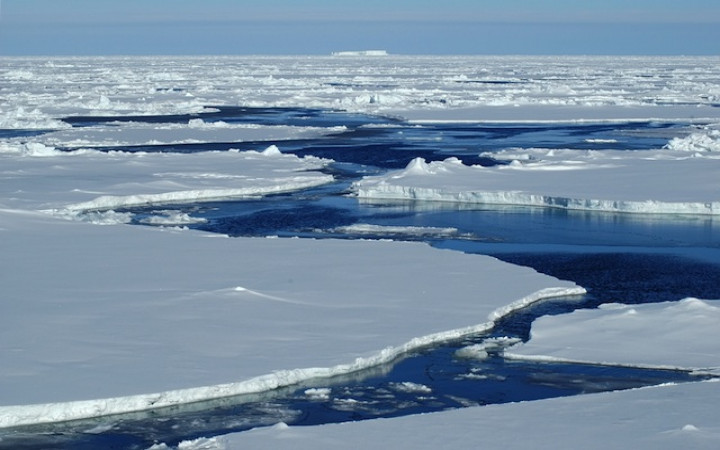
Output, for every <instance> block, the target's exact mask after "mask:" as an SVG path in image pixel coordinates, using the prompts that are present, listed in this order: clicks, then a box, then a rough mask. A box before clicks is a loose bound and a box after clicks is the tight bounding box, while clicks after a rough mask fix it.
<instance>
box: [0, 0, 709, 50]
mask: <svg viewBox="0 0 720 450" xmlns="http://www.w3.org/2000/svg"><path fill="white" fill-rule="evenodd" d="M0 2H2V3H0V55H86V54H101V55H102V54H328V53H330V52H332V51H337V50H361V49H386V50H388V51H389V52H391V53H407V54H423V53H425V54H453V53H455V54H505V53H511V54H711V55H718V54H720V1H718V0H683V1H678V0H585V1H581V0H356V1H352V2H349V1H344V0H256V1H247V0H0Z"/></svg>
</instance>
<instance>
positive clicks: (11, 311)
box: [0, 55, 720, 448]
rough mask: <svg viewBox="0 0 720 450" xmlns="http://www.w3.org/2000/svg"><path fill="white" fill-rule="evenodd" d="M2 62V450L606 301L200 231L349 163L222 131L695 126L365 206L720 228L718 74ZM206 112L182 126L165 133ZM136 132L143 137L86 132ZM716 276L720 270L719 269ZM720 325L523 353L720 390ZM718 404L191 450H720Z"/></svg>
mask: <svg viewBox="0 0 720 450" xmlns="http://www.w3.org/2000/svg"><path fill="white" fill-rule="evenodd" d="M0 62H1V64H0V191H1V192H2V196H1V197H0V236H2V238H1V239H0V249H1V253H2V258H0V274H1V275H0V277H2V285H3V293H2V296H1V297H0V299H2V307H1V308H2V311H3V312H2V314H0V336H1V338H0V359H1V360H2V365H1V368H0V447H2V439H3V431H2V430H3V429H6V430H11V429H12V427H17V426H22V425H29V424H37V423H48V422H60V421H67V420H74V419H82V418H89V417H96V416H104V415H111V414H119V413H125V412H132V411H142V410H148V409H153V408H160V407H165V406H171V405H177V404H183V403H189V402H195V401H200V400H206V399H211V398H220V397H226V396H231V395H237V394H242V393H252V392H263V391H266V390H270V389H274V388H277V387H281V386H288V385H292V384H293V383H298V382H300V381H303V380H307V379H310V378H318V377H324V376H330V375H335V374H341V373H350V372H353V371H356V370H358V369H360V368H365V367H370V366H373V365H377V364H380V363H383V362H388V361H392V360H393V359H395V358H397V357H398V356H400V355H402V354H404V353H406V352H408V351H411V350H412V349H415V348H419V347H422V346H425V345H428V344H430V343H433V342H440V341H443V340H447V339H451V338H453V337H457V336H462V335H464V334H470V333H475V332H477V331H479V330H485V329H489V328H491V327H492V325H493V321H494V320H496V319H497V318H498V317H501V316H503V315H505V314H508V313H509V312H511V311H513V310H515V309H518V308H522V307H523V306H525V305H527V304H529V303H533V302H537V301H541V300H543V299H545V298H551V297H557V296H562V295H568V294H577V293H581V292H584V289H583V287H582V286H578V285H576V284H575V283H573V282H569V281H564V280H559V279H556V278H553V277H550V276H548V275H544V274H541V273H538V272H536V271H534V270H532V269H529V268H526V267H521V266H516V265H512V264H508V263H504V262H501V261H499V260H497V259H495V258H492V257H489V256H482V255H469V254H463V253H460V252H455V251H450V250H440V249H437V248H432V247H430V246H428V245H426V244H423V243H417V242H399V241H393V240H377V241H376V240H333V239H326V240H313V239H278V238H273V237H272V236H269V237H258V238H229V237H227V236H222V235H217V234H211V233H203V232H199V231H194V230H190V229H187V228H186V227H184V225H188V224H191V223H193V221H195V220H197V219H196V218H193V217H191V216H189V215H187V214H184V213H180V212H177V211H174V210H173V205H175V204H179V203H191V202H198V203H200V202H206V201H215V200H219V199H237V200H238V201H242V200H243V199H247V198H261V197H263V196H267V195H271V194H277V193H282V192H294V191H299V190H303V189H308V188H311V187H315V186H322V185H326V184H330V183H333V182H335V181H336V180H335V176H334V175H332V173H331V172H329V171H327V170H325V169H327V168H328V167H331V166H332V164H333V161H332V160H330V159H327V158H320V157H314V156H302V157H301V156H296V155H294V154H290V153H283V142H289V141H290V140H296V139H304V138H319V137H320V138H321V137H323V136H331V135H333V134H337V133H342V132H345V131H347V128H345V127H342V126H340V127H333V128H326V127H321V126H314V125H313V124H308V125H307V126H304V125H302V124H301V123H297V122H293V123H292V124H261V123H230V122H225V121H211V120H208V119H207V116H205V117H204V116H203V114H209V113H212V112H213V111H216V110H217V109H216V108H217V107H222V106H242V107H252V108H265V107H272V108H276V107H292V108H295V107H302V108H315V109H320V110H342V111H346V112H357V113H362V114H372V115H379V116H384V117H392V118H394V119H397V120H399V121H402V122H403V123H409V124H411V125H412V124H415V125H417V126H422V125H423V124H427V123H450V122H451V123H510V124H538V123H545V124H555V123H557V124H567V123H624V122H654V121H657V122H664V123H673V124H674V125H675V126H673V127H672V128H658V129H655V130H654V129H652V127H649V128H648V129H647V130H646V132H647V133H655V134H657V136H658V137H660V138H662V139H663V140H664V141H665V144H664V145H661V146H658V147H657V148H648V149H642V150H625V149H618V148H616V147H615V146H614V144H616V142H614V141H613V140H612V139H609V140H604V141H602V142H594V144H597V145H599V146H600V147H601V148H600V149H594V150H587V149H573V148H566V149H556V148H543V147H542V145H528V146H527V147H521V148H520V147H513V148H504V149H500V150H488V149H483V148H478V149H477V154H478V155H488V156H490V157H492V158H494V159H497V160H499V161H504V162H506V163H507V164H501V165H495V166H492V167H481V166H478V165H471V164H465V163H463V161H462V160H461V159H458V158H454V157H453V158H447V159H445V160H444V161H432V162H429V161H426V160H424V159H423V158H416V159H414V160H412V161H411V162H410V163H409V164H408V165H407V167H405V168H404V169H398V170H390V171H385V172H383V173H380V174H371V175H368V176H367V177H365V178H363V179H362V180H358V181H356V182H354V183H353V184H352V186H351V189H350V190H351V192H350V194H349V195H352V196H355V197H357V198H358V199H359V200H363V199H393V200H407V199H411V200H416V201H428V202H430V201H433V202H464V203H468V204H507V205H520V206H533V207H550V208H563V209H578V210H586V211H594V210H596V211H608V212H613V213H627V214H668V215H676V214H682V215H689V216H693V215H698V216H703V217H711V218H712V219H713V221H712V224H713V225H712V226H713V227H714V226H715V222H714V217H713V216H717V215H718V214H720V177H718V176H717V174H718V173H720V58H717V57H692V58H691V57H687V58H686V57H656V58H642V57H622V58H620V57H521V56H517V57H515V56H508V57H423V56H420V57H410V56H388V55H386V56H332V57H331V56H328V57H317V56H313V57H261V56H257V57H188V58H181V57H153V58H150V57H127V58H123V57H112V58H99V57H94V58H49V57H48V58H40V57H35V58H2V59H0ZM186 115H187V116H188V120H187V122H186V123H181V124H178V123H177V122H172V123H169V122H163V121H144V120H142V117H162V116H166V117H167V116H186ZM120 116H123V117H128V116H130V117H133V116H137V118H138V120H127V121H123V122H116V121H112V120H111V121H108V122H103V123H99V124H93V125H91V126H73V125H71V124H70V123H69V122H68V121H64V120H63V119H64V118H68V117H120ZM378 126H383V127H388V126H391V125H387V124H382V125H378ZM366 127H369V128H371V127H372V125H367V126H366ZM247 141H262V142H265V143H267V145H265V144H263V146H262V147H259V148H256V149H254V150H237V149H234V150H233V149H231V150H228V151H208V152H197V153H188V154H181V153H148V152H124V151H99V150H98V148H101V147H123V146H137V145H148V146H152V145H162V144H203V143H206V142H236V143H242V142H247ZM442 144H443V143H442V142H438V146H440V147H441V146H442ZM142 205H163V206H164V205H166V206H167V209H166V210H165V211H164V212H163V214H160V215H158V216H157V217H155V218H150V219H149V220H150V221H153V220H154V221H155V223H161V224H166V225H167V226H166V227H155V228H151V227H140V226H132V225H129V222H130V221H131V219H132V217H131V215H132V214H131V213H128V212H123V211H122V210H123V208H127V207H133V206H142ZM354 227H355V229H363V227H365V229H367V228H368V227H372V226H371V225H363V224H357V225H355V226H354ZM406 231H407V232H409V233H427V232H433V231H434V230H422V229H410V230H406ZM435 231H436V230H435ZM704 257H705V258H708V259H710V260H712V261H713V262H715V263H720V253H718V252H717V249H711V251H710V252H709V253H707V254H705V256H704ZM718 324H720V302H718V299H696V298H688V299H684V300H682V301H680V302H671V303H660V304H654V305H633V306H632V307H630V306H627V305H621V304H615V305H607V306H606V307H603V308H600V309H596V310H584V311H578V312H575V313H572V314H567V315H562V316H554V317H548V318H543V319H541V320H538V321H537V323H536V324H534V325H533V332H532V338H531V339H530V341H528V342H527V343H522V344H518V345H516V346H513V347H511V348H509V349H508V350H507V351H506V354H507V355H508V357H512V358H528V359H531V358H535V359H553V360H574V361H590V362H598V363H604V364H622V365H637V366H647V367H668V368H682V369H689V370H695V371H699V372H707V373H713V374H717V373H718V372H719V371H720V369H719V368H720V327H718ZM617 348H622V352H617V351H614V352H608V349H612V350H616V349H617ZM718 392H719V391H718V384H716V383H715V382H713V381H707V382H701V383H689V384H678V385H663V386H656V387H651V388H644V389H639V390H631V391H621V392H609V393H603V394H589V395H584V396H579V397H570V398H560V399H551V400H541V401H535V402H527V403H521V404H506V405H492V406H488V407H472V408H465V409H461V410H455V411H448V412H441V413H436V414H429V415H422V416H408V417H404V418H396V419H387V420H371V421H365V422H351V423H346V424H337V425H326V426H319V427H306V428H299V427H288V426H286V425H284V424H282V423H280V424H278V425H277V426H274V427H272V428H266V429H259V430H253V431H250V432H246V433H238V434H235V435H229V436H222V437H209V438H208V439H201V440H198V441H194V442H186V443H183V446H182V448H236V447H240V446H242V447H268V446H272V447H277V448H280V447H282V446H286V447H288V448H290V447H292V448H330V447H337V446H338V445H340V444H342V443H348V442H353V443H358V446H360V444H359V443H360V442H362V446H368V447H369V446H373V445H374V446H378V445H382V446H387V447H390V446H399V445H401V444H402V445H407V444H408V443H413V444H412V445H413V446H415V447H418V448H437V447H440V446H442V445H453V446H457V447H469V446H476V445H478V444H482V445H483V446H491V445H496V446H502V447H503V448H527V446H528V445H529V443H532V446H533V447H534V448H557V447H573V446H579V445H580V444H579V443H580V442H582V445H583V447H585V448H607V447H613V446H625V445H626V444H628V443H632V444H633V445H636V446H639V447H641V448H678V447H684V448H716V447H717V446H718V445H720V426H718V424H717V421H716V420H715V419H716V418H717V415H718V413H720V406H719V405H720V402H719V401H718V400H720V398H719V396H718ZM578 412H581V413H578ZM361 437H362V441H361V440H360V439H361ZM510 437H512V439H511V438H510ZM162 445H163V444H162V443H158V446H157V448H167V446H165V447H162Z"/></svg>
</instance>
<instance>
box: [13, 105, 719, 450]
mask: <svg viewBox="0 0 720 450" xmlns="http://www.w3.org/2000/svg"><path fill="white" fill-rule="evenodd" d="M216 109H217V112H212V113H203V114H197V115H179V116H149V117H148V116H134V117H73V118H66V119H64V120H65V121H66V122H68V123H70V124H72V125H73V126H82V127H93V126H106V125H108V124H110V123H112V124H114V125H113V126H115V124H121V123H122V122H123V121H145V122H149V123H186V122H187V121H188V120H190V119H193V118H199V117H201V118H203V120H205V121H207V122H211V121H217V120H222V121H225V122H229V123H257V124H264V125H273V124H284V125H288V124H290V125H308V126H320V127H336V126H340V125H342V126H345V127H346V129H347V131H346V132H343V133H339V134H335V135H331V136H326V137H322V138H318V139H305V140H293V141H283V142H281V143H278V144H279V146H280V148H281V150H282V151H283V152H290V153H295V154H298V155H306V154H311V155H315V156H322V157H328V158H332V159H334V160H335V161H337V163H335V164H333V165H332V166H330V167H329V168H328V169H326V170H327V171H328V172H330V173H333V175H335V176H336V179H337V182H336V183H334V184H331V185H328V186H322V187H319V188H314V189H309V190H306V191H303V192H297V193H292V194H283V195H274V196H269V197H266V198H263V199H259V200H258V199H256V200H242V201H232V202H215V203H203V204H189V205H173V206H172V207H173V209H178V210H182V211H184V212H187V213H189V214H191V215H192V216H193V217H202V218H204V219H206V222H205V223H202V224H197V225H193V227H195V228H198V229H202V230H205V231H208V232H217V233H223V234H227V235H230V236H268V235H277V236H299V237H312V238H343V239H357V238H390V239H398V240H420V241H425V242H428V243H429V244H430V245H434V246H436V247H438V248H445V249H454V250H457V251H463V252H467V253H480V254H490V255H494V256H496V257H498V258H500V259H503V260H505V261H508V262H511V263H514V264H521V265H527V266H530V267H533V268H535V269H536V270H538V271H540V272H543V273H547V274H549V275H552V276H555V277H557V278H561V279H567V280H572V281H575V282H576V283H578V284H580V285H582V286H584V287H586V288H587V289H588V294H586V295H583V296H575V297H568V298H561V299H556V300H553V301H546V302H541V303H538V304H536V305H533V306H531V307H529V308H526V309H524V310H522V311H518V312H516V313H513V314H511V315H510V316H508V317H505V318H503V319H502V320H500V321H499V322H498V323H497V324H496V326H495V328H494V329H493V330H491V331H489V332H487V333H483V334H478V335H476V336H470V337H467V338H466V339H462V340H458V341H452V342H447V343H444V344H442V345H436V346H433V347H429V348H426V349H421V350H419V351H417V352H415V353H413V354H409V355H404V356H403V357H402V358H400V359H398V360H397V361H393V362H392V363H389V364H386V365H384V366H380V367H373V368H370V369H367V370H364V371H360V372H357V373H353V374H349V375H347V376H342V377H333V378H326V379H318V380H309V381H308V382H305V383H302V384H301V385H296V386H290V387H287V388H283V389H278V390H274V391H270V392H266V393H263V394H259V395H251V396H239V397H234V398H227V399H221V400H215V401H209V402H203V403H197V404H192V405H185V406H182V407H174V408H167V409H163V410H157V411H150V412H143V413H137V414H129V415H123V416H116V417H106V418H100V419H96V420H89V421H79V422H73V423H65V424H57V425H49V426H37V427H24V428H20V429H15V430H8V431H4V432H3V434H2V435H0V436H1V437H2V439H3V440H2V441H0V448H73V449H90V448H147V447H149V446H150V445H152V444H153V443H155V442H166V443H168V444H169V445H176V444H177V443H178V442H180V441H182V440H184V439H192V438H196V437H200V436H205V437H207V436H212V435H218V434H225V433H228V432H233V431H243V430H247V429H250V428H254V427H257V426H264V425H271V424H274V423H277V422H279V421H283V422H286V423H288V424H293V425H314V424H322V423H331V422H342V421H351V420H362V419H368V418H375V417H396V416H401V415H407V414H417V413H422V412H429V411H438V410H444V409H448V408H459V407H466V406H471V405H485V404H494V403H504V402H511V401H522V400H534V399H541V398H550V397H558V396H567V395H579V394H582V393H586V392H598V391H607V390H617V389H627V388H633V387H638V386H645V385H651V384H658V383H664V382H668V381H690V380H692V379H695V378H693V376H692V375H691V374H688V373H685V372H682V371H662V370H648V369H639V368H637V369H635V368H627V367H612V366H600V365H588V364H560V363H537V362H522V361H510V360H506V359H504V358H503V356H502V351H501V350H502V345H501V344H498V342H502V341H496V340H494V339H495V338H505V337H509V338H514V339H519V340H527V339H528V337H529V331H530V327H531V324H532V322H533V320H534V319H535V318H537V317H540V316H543V315H548V314H561V313H565V312H570V311H572V310H575V309H577V308H594V307H596V306H597V305H599V304H602V303H608V302H622V303H633V304H635V303H637V304H639V303H652V302H661V301H676V300H680V299H682V298H685V297H689V296H693V297H699V298H720V223H718V221H717V220H715V219H713V218H709V217H698V216H687V217H677V216H659V215H657V216H656V215H627V214H610V213H592V212H572V211H563V210H554V209H546V208H528V207H498V206H483V205H452V204H435V203H427V202H388V201H383V202H371V201H358V200H357V199H355V198H353V197H349V196H347V193H348V188H349V185H350V183H351V182H352V181H353V180H355V179H359V178H360V177H362V176H365V175H368V174H374V173H381V172H383V171H385V170H387V169H392V168H397V167H403V166H404V165H406V164H407V162H409V161H410V160H411V159H413V158H415V157H418V156H421V157H424V158H426V159H428V160H438V159H444V158H447V157H449V156H456V157H458V158H460V159H462V160H463V161H464V162H465V163H467V164H483V165H493V164H502V162H501V161H496V160H494V159H493V158H491V157H480V156H478V155H479V154H480V153H481V152H485V151H493V150H501V149H504V148H513V147H544V148H576V149H596V150H602V148H607V146H608V145H611V146H612V148H613V149H616V150H617V149H619V150H642V149H649V148H658V147H660V146H662V145H663V144H664V143H665V142H667V137H666V135H667V133H672V130H673V129H674V128H677V127H680V126H682V125H683V124H674V123H655V122H647V123H626V124H622V123H615V124H578V125H575V124H573V125H545V124H535V125H533V124H522V125H517V124H516V125H512V124H503V125H492V124H473V125H467V124H443V125H431V124H427V125H422V126H416V125H412V124H408V123H405V122H403V121H401V120H397V119H392V118H383V117H375V116H364V115H358V114H347V113H344V112H342V111H326V110H313V109H298V108H243V107H236V108H229V107H217V108H216ZM377 125H382V126H380V127H378V126H377ZM117 126H121V125H117ZM602 141H606V142H607V141H612V144H607V143H605V144H602V143H601V142H602ZM270 144H276V142H263V141H256V142H250V143H247V142H245V143H237V142H212V143H204V144H184V145H157V146H137V147H104V148H98V149H99V150H107V151H110V150H122V151H129V152H133V151H157V152H201V151H210V150H224V149H229V148H238V149H251V148H252V149H257V148H263V146H266V145H270ZM67 150H72V149H70V148H68V149H67ZM157 209H158V210H162V209H167V207H158V208H157ZM130 211H131V212H133V213H134V214H135V220H136V223H138V224H141V223H142V219H143V218H145V217H147V216H149V215H152V214H154V213H155V212H156V211H155V208H151V207H148V208H135V209H133V210H130ZM353 224H373V225H383V226H393V227H425V229H429V230H432V229H434V228H437V229H447V228H451V229H452V230H451V231H447V230H445V231H443V232H437V233H432V232H429V233H418V232H416V231H412V230H413V229H410V228H407V231H406V232H403V231H402V230H400V231H397V229H394V230H395V231H392V232H386V231H382V230H380V231H376V232H373V233H371V234H358V233H357V232H352V231H348V229H346V228H342V227H345V226H348V225H353ZM484 320H485V319H484V318H478V321H479V322H481V321H484ZM480 343H486V344H487V343H491V344H493V345H495V347H491V349H490V350H489V355H488V357H487V358H484V359H478V358H467V357H461V356H459V354H457V353H456V352H457V351H458V349H461V348H463V347H465V346H467V345H471V344H480ZM408 383H411V384H408Z"/></svg>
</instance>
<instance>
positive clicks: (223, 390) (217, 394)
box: [0, 286, 586, 428]
mask: <svg viewBox="0 0 720 450" xmlns="http://www.w3.org/2000/svg"><path fill="white" fill-rule="evenodd" d="M584 293H586V290H585V289H584V288H582V287H580V286H575V287H569V288H561V287H556V288H546V289H541V290H539V291H536V292H534V293H533V294H530V295H528V296H526V297H523V298H521V299H520V300H517V301H515V302H513V303H511V304H509V305H506V306H503V307H501V308H498V309H496V310H495V311H493V312H492V313H491V314H490V315H489V317H488V318H489V319H490V320H491V321H490V322H485V323H482V324H478V325H473V326H469V327H464V328H457V329H454V330H449V331H443V332H439V333H434V334H430V335H427V336H423V337H417V338H413V339H411V340H410V341H408V342H406V343H405V344H403V345H400V346H397V347H387V348H385V349H383V350H381V351H380V352H378V353H377V354H375V355H374V356H370V357H367V358H357V359H356V360H355V361H354V362H353V363H350V364H340V365H337V366H334V367H329V368H306V369H293V370H283V371H278V372H274V373H271V374H267V375H261V376H259V377H255V378H251V379H249V380H245V381H240V382H236V383H226V384H219V385H214V386H205V387H197V388H189V389H179V390H171V391H165V392H159V393H153V394H140V395H133V396H127V397H115V398H106V399H97V400H82V401H72V402H61V403H45V404H35V405H17V406H0V428H10V427H17V426H23V425H36V424H47V423H54V422H67V421H72V420H81V419H90V418H95V417H102V416H110V415H115V414H125V413H132V412H139V411H146V410H152V409H160V408H165V407H168V406H176V405H181V404H189V403H196V402H200V401H205V400H215V399H219V398H224V397H232V396H236V395H241V394H254V393H260V392H264V391H270V390H273V389H278V388H281V387H285V386H290V385H293V384H298V383H301V382H303V381H306V380H309V379H312V378H325V377H331V376H336V375H342V374H348V373H352V372H357V371H359V370H362V369H366V368H369V367H373V366H377V365H381V364H385V363H388V362H391V361H393V360H395V359H397V358H398V357H400V356H401V355H403V354H405V353H409V352H411V351H413V350H416V349H418V348H422V347H426V346H428V345H431V344H435V343H440V342H444V341H448V340H453V339H458V338H462V337H463V336H467V335H470V334H475V333H480V332H483V331H487V330H489V329H491V328H492V327H493V326H494V322H495V321H496V320H498V319H499V318H501V317H503V316H505V315H507V314H509V313H511V312H513V311H516V310H518V309H521V308H523V307H525V306H528V305H530V304H532V303H535V302H538V301H540V300H545V299H550V298H554V297H561V296H568V295H581V294H584Z"/></svg>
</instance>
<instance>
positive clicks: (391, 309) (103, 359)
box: [0, 209, 582, 426]
mask: <svg viewBox="0 0 720 450" xmlns="http://www.w3.org/2000/svg"><path fill="white" fill-rule="evenodd" d="M0 217H1V218H2V221H1V222H0V223H2V230H1V231H0V233H2V234H3V235H5V237H4V238H3V239H2V240H1V241H0V242H2V244H0V245H2V254H3V255H12V257H4V258H3V259H2V260H1V262H0V273H2V274H3V291H4V294H3V295H4V298H5V300H4V311H5V312H6V313H5V314H3V315H2V318H1V319H0V321H1V322H2V324H1V325H2V326H0V330H2V331H0V333H2V343H3V356H2V359H3V370H2V371H0V377H1V379H2V383H1V385H2V387H3V393H2V399H3V406H2V407H1V408H0V425H2V426H9V425H13V424H16V423H29V422H34V421H50V420H63V419H69V418H73V417H87V416H92V415H97V414H108V413H112V412H120V411H124V410H132V409H143V408H149V407H158V406H161V405H169V404H175V403H178V402H184V401H190V400H200V399H203V398H206V397H218V396H225V395H231V394H234V393H242V392H247V391H257V390H265V389H269V388H274V387H277V386H280V385H284V384H289V383H293V382H297V381H300V380H303V379H305V378H309V377H312V376H320V375H330V374H335V373H343V372H347V371H352V370H356V369H358V368H362V367H366V366H368V365H372V364H377V363H380V362H383V361H387V360H390V359H392V358H394V357H395V356H397V355H398V354H401V353H402V352H404V351H407V350H409V349H411V348H414V347H417V346H420V345H425V344H427V343H429V342H433V341H436V340H442V339H447V338H450V337H456V336H459V335H462V334H464V333H469V332H473V331H478V330H482V329H485V328H487V327H488V326H489V320H490V319H489V318H490V316H491V315H492V314H493V313H494V312H496V311H497V310H498V309H501V308H502V310H503V311H506V310H507V308H508V306H507V305H510V304H514V306H515V307H521V306H523V305H524V304H526V303H528V302H531V301H535V300H539V299H541V298H543V297H545V296H555V295H562V294H566V293H574V292H579V291H582V290H581V289H580V288H578V287H576V286H574V285H573V284H572V283H568V282H562V281H559V280H556V279H553V278H550V277H548V276H545V275H541V274H538V273H536V272H535V271H533V270H531V269H527V268H522V267H516V266H512V265H510V264H506V263H502V262H500V261H497V260H495V259H493V258H490V257H482V256H476V255H464V254H459V253H456V252H451V251H438V250H435V249H432V248H430V247H428V246H426V245H424V244H413V243H398V242H380V241H367V242H363V241H332V240H323V241H312V240H299V239H262V238H260V239H229V238H222V237H211V236H208V235H206V234H204V233H199V232H191V231H185V232H182V231H165V230H162V229H148V228H144V227H128V226H122V225H121V226H115V227H100V226H96V225H93V224H86V223H83V222H76V221H64V220H58V219H56V218H53V217H50V216H48V215H46V214H43V213H33V212H25V211H18V210H7V209H3V210H2V211H0ZM69 255H72V259H71V260H68V258H69ZM409 311H412V314H411V315H408V312H409ZM438 311H442V314H438ZM274 371H279V372H274ZM258 377H259V378H258ZM228 383H231V384H228ZM202 386H208V387H202ZM188 388H196V389H189V390H182V389H188ZM153 393H154V394H153ZM140 394H145V395H140ZM133 395H134V396H135V397H130V398H118V397H122V396H133ZM113 398H114V400H113ZM93 399H111V400H97V401H93ZM74 400H90V401H89V402H79V403H70V404H64V405H60V404H57V403H58V402H71V401H74ZM53 403H55V404H54V405H52V404H53ZM29 404H45V406H36V407H27V406H26V407H16V408H12V407H9V405H29ZM49 404H50V405H49Z"/></svg>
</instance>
